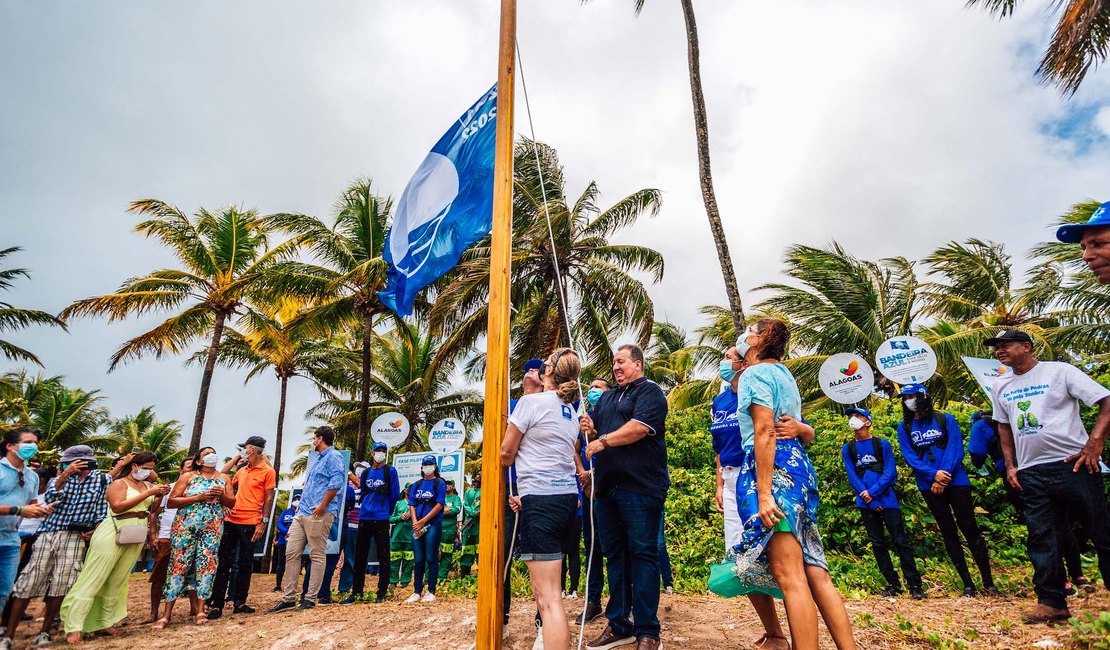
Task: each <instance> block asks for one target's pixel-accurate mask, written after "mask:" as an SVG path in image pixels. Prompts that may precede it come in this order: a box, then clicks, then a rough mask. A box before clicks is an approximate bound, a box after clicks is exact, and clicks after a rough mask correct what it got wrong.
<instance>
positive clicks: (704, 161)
mask: <svg viewBox="0 0 1110 650" xmlns="http://www.w3.org/2000/svg"><path fill="white" fill-rule="evenodd" d="M584 1H588V0H584ZM632 1H633V10H634V12H635V14H636V15H637V16H638V15H640V11H641V10H643V8H644V2H645V0H632ZM680 1H681V4H682V17H683V19H684V21H685V23H686V57H687V62H688V65H689V68H690V98H691V99H692V100H693V103H694V135H695V140H696V141H697V145H698V178H699V180H700V181H701V197H702V202H703V203H705V216H706V217H707V218H708V219H709V230H710V232H712V233H713V243H714V245H715V246H716V247H717V260H718V261H719V262H720V264H721V277H722V279H723V280H724V283H725V294H726V295H727V296H728V304H729V307H731V312H732V324H733V326H734V327H735V328H736V330H737V331H740V330H742V329H744V326H743V324H744V322H745V318H744V305H743V303H742V302H741V300H740V290H739V289H738V288H737V284H736V272H735V270H734V267H733V266H732V255H731V254H730V253H729V250H728V240H727V239H726V238H725V229H724V226H723V225H722V224H721V213H720V210H718V209H717V195H716V193H715V192H714V190H713V173H712V171H711V169H710V165H709V116H708V114H707V113H706V110H705V92H704V91H703V90H702V84H701V47H700V45H699V44H698V25H697V21H696V20H695V19H694V3H693V0H680Z"/></svg>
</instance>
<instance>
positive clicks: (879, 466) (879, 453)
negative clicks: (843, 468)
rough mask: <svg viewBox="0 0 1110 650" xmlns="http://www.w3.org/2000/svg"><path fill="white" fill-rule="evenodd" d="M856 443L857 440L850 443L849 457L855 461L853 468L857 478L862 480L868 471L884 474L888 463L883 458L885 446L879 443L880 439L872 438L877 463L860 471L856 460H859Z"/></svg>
mask: <svg viewBox="0 0 1110 650" xmlns="http://www.w3.org/2000/svg"><path fill="white" fill-rule="evenodd" d="M856 442H857V441H856V440H852V441H850V442H849V443H848V457H849V458H851V459H853V461H852V467H853V468H855V470H856V477H858V478H860V479H862V478H863V473H864V472H866V471H867V470H871V471H872V472H877V473H879V474H882V473H883V469H884V468H886V462H885V459H884V458H883V445H882V443H881V442H879V439H878V438H876V437H874V436H871V448H872V450H874V452H875V462H873V463H870V464H869V465H866V466H864V467H863V469H860V467H859V465H857V464H856V463H855V460H856V459H859V455H858V454H857V453H856Z"/></svg>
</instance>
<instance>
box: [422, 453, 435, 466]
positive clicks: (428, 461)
mask: <svg viewBox="0 0 1110 650" xmlns="http://www.w3.org/2000/svg"><path fill="white" fill-rule="evenodd" d="M420 464H421V465H437V464H438V463H436V457H435V456H433V455H431V454H428V455H427V456H425V457H424V458H422V459H421V460H420Z"/></svg>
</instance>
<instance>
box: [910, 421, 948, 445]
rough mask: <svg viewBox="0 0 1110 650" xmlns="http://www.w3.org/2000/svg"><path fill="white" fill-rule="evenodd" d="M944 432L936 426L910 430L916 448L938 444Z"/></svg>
mask: <svg viewBox="0 0 1110 650" xmlns="http://www.w3.org/2000/svg"><path fill="white" fill-rule="evenodd" d="M943 435H944V434H943V433H941V431H940V429H938V428H937V427H936V426H932V427H930V428H928V429H924V430H921V429H915V430H913V431H911V432H910V442H911V443H913V447H914V449H921V448H922V447H929V446H931V445H935V444H937V441H939V440H940V439H941V437H942V436H943Z"/></svg>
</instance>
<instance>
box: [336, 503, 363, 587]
mask: <svg viewBox="0 0 1110 650" xmlns="http://www.w3.org/2000/svg"><path fill="white" fill-rule="evenodd" d="M357 539H358V529H357V528H350V527H348V525H347V522H345V521H344V522H343V568H342V569H340V570H339V592H340V593H342V592H344V591H350V590H351V585H353V584H354V581H355V540H357Z"/></svg>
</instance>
